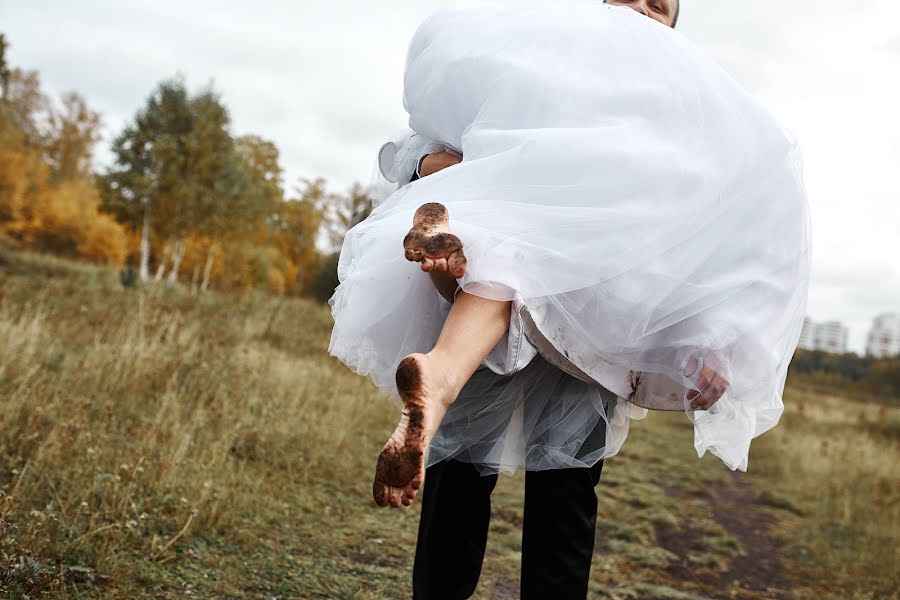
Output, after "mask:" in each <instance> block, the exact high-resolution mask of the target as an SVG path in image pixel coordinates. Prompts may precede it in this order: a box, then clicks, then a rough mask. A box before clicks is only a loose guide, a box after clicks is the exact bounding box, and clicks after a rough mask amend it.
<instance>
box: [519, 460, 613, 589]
mask: <svg viewBox="0 0 900 600" xmlns="http://www.w3.org/2000/svg"><path fill="white" fill-rule="evenodd" d="M602 470H603V461H602V460H601V461H600V462H598V463H597V464H595V465H594V466H593V467H591V468H589V469H588V468H580V469H555V470H550V471H528V472H527V473H526V474H525V517H524V520H523V523H522V578H521V584H522V595H521V597H522V599H523V600H528V599H529V598H531V599H543V598H554V599H559V600H570V599H575V598H579V599H581V598H586V597H587V590H588V579H589V577H590V571H591V559H592V558H593V555H594V536H595V527H596V524H597V494H596V493H595V491H594V486H596V485H597V483H598V482H599V481H600V473H601V471H602Z"/></svg>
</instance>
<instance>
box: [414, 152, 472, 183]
mask: <svg viewBox="0 0 900 600" xmlns="http://www.w3.org/2000/svg"><path fill="white" fill-rule="evenodd" d="M461 162H462V158H460V157H458V156H456V155H455V154H451V153H449V152H446V151H445V152H435V153H434V154H429V155H428V156H426V157H425V158H423V159H422V164H421V166H420V167H419V175H420V176H421V177H427V176H429V175H433V174H435V173H437V172H438V171H441V170H443V169H446V168H447V167H452V166H453V165H458V164H459V163H461Z"/></svg>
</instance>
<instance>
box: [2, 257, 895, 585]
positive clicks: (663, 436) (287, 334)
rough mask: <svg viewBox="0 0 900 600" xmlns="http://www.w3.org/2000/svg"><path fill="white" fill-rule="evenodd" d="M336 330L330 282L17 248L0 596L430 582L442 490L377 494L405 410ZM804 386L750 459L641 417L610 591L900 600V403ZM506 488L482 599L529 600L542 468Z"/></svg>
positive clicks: (606, 578) (8, 339)
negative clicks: (147, 278)
mask: <svg viewBox="0 0 900 600" xmlns="http://www.w3.org/2000/svg"><path fill="white" fill-rule="evenodd" d="M329 331H330V316H329V313H328V310H327V307H324V306H322V305H319V304H316V303H313V302H310V301H307V300H301V299H285V298H279V297H274V296H270V295H266V294H263V293H260V292H253V293H248V294H245V295H237V294H235V295H227V294H219V293H213V292H210V293H205V294H201V295H194V294H191V293H190V292H189V291H188V290H187V289H186V288H183V287H181V286H174V287H167V286H165V285H158V286H150V287H146V288H143V289H141V288H125V287H123V286H122V285H121V284H120V282H119V277H118V273H117V272H116V271H112V270H107V269H102V268H97V267H89V266H85V265H83V264H80V263H73V262H69V261H64V260H61V259H55V258H47V257H43V256H38V255H31V254H19V253H14V252H11V251H8V250H3V249H2V248H0V397H2V399H3V400H2V402H3V405H2V408H3V410H2V411H0V457H2V458H0V544H2V552H3V564H2V565H0V591H2V592H3V593H4V594H5V595H6V596H7V597H10V598H25V597H26V596H27V597H51V598H142V597H146V598H184V597H186V596H190V597H195V598H273V597H274V598H366V599H368V598H402V597H408V589H409V579H410V573H411V566H412V558H413V550H414V542H415V534H416V523H417V519H418V508H417V506H414V507H412V508H411V509H407V510H379V509H377V508H376V507H375V506H374V503H373V502H372V500H371V497H370V494H371V475H372V469H373V466H374V462H375V458H376V456H377V454H378V451H379V450H380V448H381V445H382V444H383V443H384V441H385V439H386V438H387V436H388V435H389V433H390V432H391V431H392V430H393V427H394V425H395V424H396V417H397V412H396V411H397V409H396V407H394V406H393V405H391V404H389V403H388V402H387V401H386V400H384V399H383V398H382V397H381V395H380V394H379V393H378V392H377V391H376V390H375V389H374V388H373V387H372V386H371V385H370V384H369V383H368V382H367V381H366V380H364V379H362V378H359V377H357V376H355V375H353V374H352V373H350V372H349V371H348V370H347V369H346V368H345V367H343V366H342V365H341V364H339V363H338V362H337V361H335V360H333V359H331V358H330V357H329V356H328V355H327V353H326V351H325V348H326V347H327V341H328V335H329ZM786 404H787V406H788V411H787V414H786V416H785V418H784V420H783V422H782V424H781V425H779V427H778V428H777V429H776V430H774V431H772V432H770V433H768V434H766V435H765V436H763V437H762V438H760V439H759V440H757V441H756V442H755V443H754V447H753V450H752V453H751V459H750V472H749V473H748V474H746V475H745V474H738V475H734V474H731V473H730V472H728V471H727V470H725V469H724V467H722V465H721V464H720V462H719V461H718V460H717V459H715V458H714V457H711V456H708V457H706V458H705V459H703V460H697V458H696V454H695V453H694V450H693V447H692V439H691V427H690V424H689V423H688V421H687V419H686V418H685V417H684V416H683V415H660V414H654V415H651V417H650V418H649V419H647V420H646V421H643V422H638V423H635V424H634V426H633V428H632V433H631V436H630V438H629V440H628V442H627V443H626V445H625V448H624V451H623V452H622V453H621V455H619V456H617V457H614V458H612V459H610V460H609V461H608V463H607V465H606V468H604V474H603V481H602V482H601V484H600V486H598V496H599V497H600V510H599V514H600V518H599V523H598V531H597V544H596V556H595V560H594V569H593V572H592V587H591V589H592V597H597V598H615V599H645V598H656V599H698V598H788V597H797V598H810V599H812V598H840V599H847V598H891V597H897V596H896V590H897V589H900V577H898V575H897V572H896V565H897V564H898V548H900V489H898V482H897V478H896V474H897V472H898V466H900V442H898V440H900V409H897V408H895V407H890V406H885V405H875V404H866V403H862V402H855V401H853V399H848V398H837V397H830V396H826V395H814V394H812V393H810V392H804V391H800V390H794V389H789V390H788V391H787V394H786ZM494 498H495V501H494V518H493V520H492V531H491V537H490V541H489V545H488V559H487V562H486V564H485V567H484V571H483V577H482V581H481V584H480V587H479V592H478V594H477V597H479V598H516V597H518V559H519V546H520V541H521V535H520V534H521V530H520V524H521V515H522V506H521V503H522V478H521V476H517V477H512V478H509V477H501V480H500V483H499V484H498V486H497V489H496V491H495V495H494ZM892 594H893V595H892Z"/></svg>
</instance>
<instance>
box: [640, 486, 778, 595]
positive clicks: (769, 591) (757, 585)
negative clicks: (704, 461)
mask: <svg viewBox="0 0 900 600" xmlns="http://www.w3.org/2000/svg"><path fill="white" fill-rule="evenodd" d="M666 491H667V493H669V494H670V495H678V494H677V492H676V491H675V490H673V489H667V490H666ZM708 493H709V495H708V500H709V502H710V505H711V507H712V510H713V515H714V518H715V520H716V521H717V522H718V523H719V524H720V525H721V526H722V527H724V528H725V529H726V530H727V531H728V533H730V534H731V535H732V536H734V538H736V539H737V540H738V541H739V542H740V546H741V553H740V554H739V555H737V556H732V557H728V556H726V555H725V553H722V552H718V553H717V552H715V551H714V550H711V549H710V547H709V545H708V543H707V542H706V540H705V537H704V532H703V531H702V530H701V529H700V528H698V527H696V526H693V525H691V524H686V525H682V526H681V527H680V528H679V529H662V530H659V531H657V541H658V543H659V545H660V546H661V547H663V548H665V549H666V550H669V551H670V552H672V553H674V554H675V555H677V556H678V559H677V560H673V561H671V562H670V563H669V565H668V567H667V568H666V573H667V575H669V577H670V578H671V579H672V580H673V582H679V583H689V584H691V587H697V588H700V589H702V591H703V593H704V594H706V595H709V596H711V597H713V598H723V599H724V598H729V599H733V598H766V599H767V600H769V599H771V600H787V599H789V598H791V592H790V590H791V585H790V582H789V581H788V578H787V575H786V573H785V570H784V567H783V565H782V564H781V561H780V559H779V556H780V552H781V548H782V545H781V543H779V542H778V541H777V540H776V539H774V538H773V537H772V536H771V534H770V530H771V528H772V526H773V525H774V524H775V519H774V518H773V517H772V516H771V515H770V514H768V513H766V512H765V511H763V510H762V509H761V507H760V505H759V504H758V503H757V501H756V497H757V496H756V494H755V493H754V491H753V488H752V487H751V485H750V482H749V481H748V480H747V479H746V476H743V475H742V474H740V473H736V474H734V475H732V476H731V477H730V478H729V479H728V480H725V481H723V482H720V483H718V484H713V485H711V486H710V487H709V489H708ZM703 555H705V556H708V557H710V561H711V562H710V563H706V564H704V563H703V562H700V563H698V562H697V560H696V557H697V556H703ZM691 557H694V560H691ZM723 566H724V569H723V568H722V567H723Z"/></svg>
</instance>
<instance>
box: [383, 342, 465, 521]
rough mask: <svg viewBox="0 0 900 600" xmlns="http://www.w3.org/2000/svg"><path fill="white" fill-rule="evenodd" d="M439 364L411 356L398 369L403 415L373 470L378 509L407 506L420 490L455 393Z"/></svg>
mask: <svg viewBox="0 0 900 600" xmlns="http://www.w3.org/2000/svg"><path fill="white" fill-rule="evenodd" d="M440 364H441V363H440V361H439V360H438V359H436V358H435V357H433V356H431V355H428V354H411V355H409V356H407V357H406V358H404V359H403V361H402V362H401V363H400V366H399V367H397V390H398V391H399V392H400V399H401V400H402V401H403V411H402V413H401V416H400V423H399V424H398V425H397V429H395V430H394V433H393V434H392V435H391V438H390V439H389V440H388V442H387V444H385V446H384V450H382V451H381V454H380V455H379V456H378V464H377V465H376V466H375V483H374V484H373V485H372V495H373V496H374V497H375V503H376V504H378V506H387V505H389V504H390V505H391V506H393V507H394V508H396V507H398V506H400V504H403V505H404V506H409V505H410V504H412V501H413V499H414V498H415V497H416V494H417V493H418V490H419V488H420V487H421V486H422V482H423V481H424V479H425V451H426V450H427V449H428V444H429V443H431V438H432V437H433V436H434V432H435V431H437V428H438V425H440V424H441V420H442V419H443V418H444V414H445V413H446V412H447V408H448V407H449V406H450V404H451V403H452V402H453V400H454V399H455V398H456V392H457V391H456V389H455V387H454V386H453V385H452V383H451V382H450V381H449V378H448V377H447V376H446V375H445V372H444V370H443V369H441V368H440Z"/></svg>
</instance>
